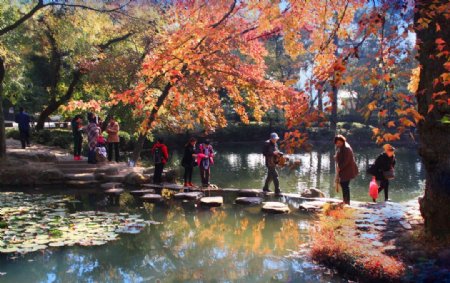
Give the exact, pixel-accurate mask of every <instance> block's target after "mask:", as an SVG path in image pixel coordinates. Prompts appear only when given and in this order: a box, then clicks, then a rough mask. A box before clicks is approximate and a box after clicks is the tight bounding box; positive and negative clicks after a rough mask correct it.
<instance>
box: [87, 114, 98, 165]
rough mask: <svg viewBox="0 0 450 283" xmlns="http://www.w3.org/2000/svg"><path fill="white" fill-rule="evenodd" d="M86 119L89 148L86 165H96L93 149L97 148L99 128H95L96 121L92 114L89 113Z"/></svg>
mask: <svg viewBox="0 0 450 283" xmlns="http://www.w3.org/2000/svg"><path fill="white" fill-rule="evenodd" d="M87 118H88V122H89V124H88V125H87V127H86V132H87V136H88V146H89V153H88V163H90V164H95V163H97V160H96V153H95V147H96V146H97V140H98V136H99V135H100V128H99V127H98V126H97V119H96V117H95V114H94V113H92V112H89V113H88V115H87Z"/></svg>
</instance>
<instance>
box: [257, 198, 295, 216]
mask: <svg viewBox="0 0 450 283" xmlns="http://www.w3.org/2000/svg"><path fill="white" fill-rule="evenodd" d="M262 210H263V211H265V212H268V213H274V214H282V213H289V207H288V206H287V204H284V203H282V202H275V201H269V202H265V203H264V205H263V207H262Z"/></svg>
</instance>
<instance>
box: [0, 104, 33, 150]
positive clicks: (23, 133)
mask: <svg viewBox="0 0 450 283" xmlns="http://www.w3.org/2000/svg"><path fill="white" fill-rule="evenodd" d="M2 115H3V114H2ZM15 122H16V123H17V124H19V133H20V142H21V143H22V148H23V149H25V147H26V146H28V147H29V146H30V116H29V115H28V114H27V113H25V110H24V109H23V107H20V108H19V114H17V115H16V117H15Z"/></svg>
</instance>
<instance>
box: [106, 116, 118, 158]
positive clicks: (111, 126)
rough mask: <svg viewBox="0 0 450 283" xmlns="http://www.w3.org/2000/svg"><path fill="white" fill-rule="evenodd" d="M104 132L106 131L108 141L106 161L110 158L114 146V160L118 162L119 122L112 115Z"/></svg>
mask: <svg viewBox="0 0 450 283" xmlns="http://www.w3.org/2000/svg"><path fill="white" fill-rule="evenodd" d="M106 132H107V133H108V139H107V140H106V141H107V142H108V161H111V160H112V157H113V148H114V158H115V160H116V162H119V141H120V138H119V123H117V121H116V120H115V119H114V117H111V118H110V119H109V123H108V126H107V127H106Z"/></svg>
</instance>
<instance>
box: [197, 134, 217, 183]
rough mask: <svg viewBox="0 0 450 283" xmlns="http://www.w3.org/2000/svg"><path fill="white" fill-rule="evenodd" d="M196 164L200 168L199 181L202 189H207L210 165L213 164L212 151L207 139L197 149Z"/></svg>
mask: <svg viewBox="0 0 450 283" xmlns="http://www.w3.org/2000/svg"><path fill="white" fill-rule="evenodd" d="M197 162H198V166H199V168H200V179H201V180H202V186H203V187H209V185H210V183H209V180H210V177H211V165H213V164H214V150H213V147H212V145H211V144H210V141H209V140H208V139H207V140H205V142H204V143H202V144H201V145H200V147H199V149H198V154H197Z"/></svg>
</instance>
